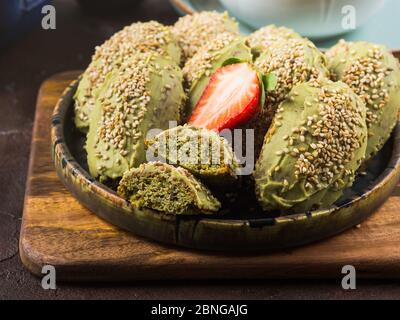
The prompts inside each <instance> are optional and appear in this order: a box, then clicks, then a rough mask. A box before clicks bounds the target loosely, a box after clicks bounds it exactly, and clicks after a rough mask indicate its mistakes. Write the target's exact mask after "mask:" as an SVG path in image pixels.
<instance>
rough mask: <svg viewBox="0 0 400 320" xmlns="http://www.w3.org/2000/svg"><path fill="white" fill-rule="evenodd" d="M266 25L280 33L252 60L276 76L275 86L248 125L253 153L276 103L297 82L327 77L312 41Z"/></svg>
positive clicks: (263, 69) (323, 61)
mask: <svg viewBox="0 0 400 320" xmlns="http://www.w3.org/2000/svg"><path fill="white" fill-rule="evenodd" d="M267 28H268V27H267ZM269 28H270V29H271V30H275V32H273V34H275V33H277V34H282V33H283V34H282V36H276V38H273V37H271V38H270V42H269V45H268V50H267V51H264V52H263V53H262V54H261V55H260V56H259V57H258V58H256V60H255V62H254V64H255V66H256V67H258V68H259V69H260V71H261V72H262V73H263V74H269V73H272V74H274V75H275V76H276V79H277V83H276V86H275V89H274V90H272V91H268V92H267V93H266V96H265V97H266V99H265V107H264V109H263V111H262V112H261V113H260V114H259V115H258V117H257V118H256V119H255V120H254V121H253V123H252V124H251V126H252V127H253V128H254V129H255V137H256V139H255V155H256V156H257V155H258V152H259V151H260V148H261V146H262V143H263V137H264V135H265V133H266V131H267V130H268V127H269V126H270V124H271V121H272V118H273V115H274V114H275V110H276V108H277V106H278V105H279V103H280V102H282V101H283V100H284V99H285V98H286V97H287V95H288V93H289V92H290V90H291V89H292V88H293V87H294V86H295V85H297V84H300V83H303V82H307V81H309V80H312V79H317V78H324V77H329V71H328V68H327V61H326V58H325V56H324V54H323V53H321V52H320V51H319V50H318V49H317V48H316V47H315V45H314V44H313V43H312V42H311V41H309V40H307V39H303V38H300V37H297V35H296V34H294V35H292V36H291V37H289V36H288V35H287V33H289V34H292V33H291V31H290V30H288V29H286V28H283V29H282V28H279V29H276V28H274V27H269ZM279 30H283V31H279ZM284 35H286V37H285V36H284ZM271 39H273V40H271Z"/></svg>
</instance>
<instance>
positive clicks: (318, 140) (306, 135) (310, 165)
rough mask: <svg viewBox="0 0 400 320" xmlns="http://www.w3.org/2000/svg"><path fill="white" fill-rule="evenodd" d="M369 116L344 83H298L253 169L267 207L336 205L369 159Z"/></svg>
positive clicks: (258, 191) (282, 106)
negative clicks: (361, 166) (366, 155)
mask: <svg viewBox="0 0 400 320" xmlns="http://www.w3.org/2000/svg"><path fill="white" fill-rule="evenodd" d="M365 118H366V108H365V104H364V102H363V101H362V100H361V99H360V98H359V97H358V96H357V95H356V94H355V93H354V92H353V91H352V90H351V89H350V88H349V87H348V86H347V85H346V84H344V83H342V82H336V83H335V82H332V81H330V80H327V79H319V80H312V81H310V82H307V83H303V84H299V85H297V86H295V87H294V88H293V89H292V91H291V92H290V93H289V96H288V97H287V99H286V100H284V101H283V102H282V103H281V104H280V105H279V107H278V109H277V112H276V116H275V118H274V120H273V122H272V125H271V127H270V128H269V130H268V132H267V134H266V136H265V140H264V145H263V147H262V150H261V154H260V157H259V159H258V160H257V163H256V168H255V172H254V174H253V176H254V179H255V186H256V194H257V198H258V201H259V203H260V205H261V206H262V207H263V209H264V210H286V211H288V212H306V211H309V210H313V209H318V208H326V207H329V206H330V205H332V204H333V203H334V202H335V201H336V200H337V199H338V198H339V197H340V196H341V195H342V193H343V191H344V189H346V188H347V187H350V186H351V185H352V183H353V181H354V178H355V175H356V171H357V170H358V168H359V167H360V165H361V163H362V161H363V160H364V157H365V151H366V147H367V125H366V120H365Z"/></svg>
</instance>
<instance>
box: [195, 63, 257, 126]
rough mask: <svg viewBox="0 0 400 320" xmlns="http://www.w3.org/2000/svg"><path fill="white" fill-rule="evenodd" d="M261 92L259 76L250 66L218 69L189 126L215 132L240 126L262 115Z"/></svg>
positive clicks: (228, 66)
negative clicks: (259, 114)
mask: <svg viewBox="0 0 400 320" xmlns="http://www.w3.org/2000/svg"><path fill="white" fill-rule="evenodd" d="M261 90H262V85H261V84H260V80H259V77H258V73H257V71H256V70H254V69H253V68H252V67H251V66H250V65H249V64H248V63H236V64H229V65H227V66H224V67H222V68H219V69H218V70H217V71H216V72H215V73H214V75H213V76H212V77H211V79H210V82H209V83H208V86H207V87H206V89H205V90H204V92H203V95H202V96H201V98H200V100H199V102H198V103H197V105H196V107H195V108H194V110H193V112H192V115H191V116H190V119H189V121H188V123H189V124H190V125H193V126H196V127H203V128H207V129H210V130H216V131H221V130H223V129H226V128H228V129H232V128H235V127H238V126H239V125H241V124H243V123H245V122H247V121H249V120H251V119H252V118H253V117H254V116H255V115H257V113H258V112H260V110H261V107H260V96H261Z"/></svg>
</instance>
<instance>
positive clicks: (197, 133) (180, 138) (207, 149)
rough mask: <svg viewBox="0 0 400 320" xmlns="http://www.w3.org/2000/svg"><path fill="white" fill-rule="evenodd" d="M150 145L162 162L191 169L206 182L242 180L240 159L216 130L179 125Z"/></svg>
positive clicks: (155, 138)
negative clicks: (238, 173) (239, 177)
mask: <svg viewBox="0 0 400 320" xmlns="http://www.w3.org/2000/svg"><path fill="white" fill-rule="evenodd" d="M146 144H147V145H148V146H149V147H148V149H149V150H148V151H151V153H152V154H154V155H156V156H157V157H160V158H161V160H162V161H165V162H167V163H169V164H172V165H178V166H181V167H183V168H185V169H187V170H188V171H189V172H191V173H192V174H193V175H195V176H196V177H198V178H200V179H201V180H203V181H204V182H205V183H208V184H214V185H223V184H228V183H232V182H234V181H237V180H238V177H237V175H236V169H237V168H238V167H239V164H238V160H237V159H236V156H235V155H234V153H233V150H232V148H231V146H230V145H229V143H228V141H227V140H226V139H224V138H222V137H220V136H219V135H218V133H216V132H214V131H210V130H207V129H202V128H195V127H191V126H188V125H184V126H178V127H175V128H172V129H168V130H165V131H163V132H161V133H160V134H158V135H157V136H156V137H154V139H151V140H149V141H146Z"/></svg>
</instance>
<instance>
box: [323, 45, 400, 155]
mask: <svg viewBox="0 0 400 320" xmlns="http://www.w3.org/2000/svg"><path fill="white" fill-rule="evenodd" d="M327 56H328V59H329V68H330V70H331V73H332V77H333V78H334V79H335V80H336V79H337V80H341V81H343V82H345V83H346V84H348V85H349V86H350V88H352V89H353V90H354V92H355V93H356V94H358V95H359V96H360V98H361V99H362V100H363V101H364V102H365V104H366V106H367V125H368V146H367V152H366V159H369V158H371V157H372V156H374V155H375V154H376V153H377V152H378V151H379V150H380V149H381V148H382V146H383V145H384V144H385V142H386V141H387V139H388V138H389V136H390V133H391V132H392V130H393V128H394V126H395V125H396V122H397V114H398V112H399V108H400V65H399V62H398V60H397V59H396V58H395V57H394V56H393V54H392V53H390V52H389V50H388V49H387V48H386V47H385V46H382V45H376V44H372V43H367V42H345V41H340V42H339V43H338V44H337V45H335V46H334V47H332V48H331V49H330V50H329V51H328V52H327Z"/></svg>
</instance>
